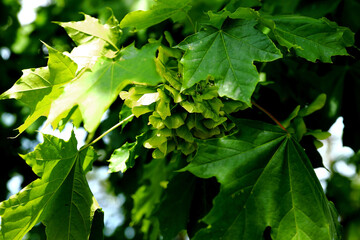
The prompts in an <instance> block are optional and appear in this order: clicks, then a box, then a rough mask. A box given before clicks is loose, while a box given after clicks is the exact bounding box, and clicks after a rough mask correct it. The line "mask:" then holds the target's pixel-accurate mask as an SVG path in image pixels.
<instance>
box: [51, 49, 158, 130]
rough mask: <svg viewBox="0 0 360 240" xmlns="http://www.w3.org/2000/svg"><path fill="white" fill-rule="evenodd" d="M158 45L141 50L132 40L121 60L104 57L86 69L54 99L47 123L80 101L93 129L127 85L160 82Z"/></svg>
mask: <svg viewBox="0 0 360 240" xmlns="http://www.w3.org/2000/svg"><path fill="white" fill-rule="evenodd" d="M157 47H158V45H157V44H148V45H145V46H144V47H143V48H142V49H140V50H138V49H136V48H135V47H134V45H133V44H132V45H130V46H128V47H126V48H124V49H122V51H121V54H122V56H121V57H120V59H119V60H117V61H112V60H110V59H107V58H100V59H99V60H98V61H97V63H96V64H95V66H94V67H93V69H92V71H87V72H85V73H84V74H82V75H81V76H80V77H79V78H78V79H77V80H76V81H73V82H71V84H69V85H68V86H67V88H66V91H65V92H64V93H63V94H62V95H61V96H60V97H59V98H58V99H56V100H55V101H54V102H53V103H52V108H51V111H50V113H49V116H48V120H47V124H49V123H53V122H57V121H58V120H59V116H62V115H64V113H66V112H68V111H69V109H71V108H72V107H74V106H76V105H78V106H79V109H80V111H81V115H82V117H83V120H84V127H85V129H86V130H87V131H89V132H93V131H94V130H95V129H96V128H97V126H98V125H99V124H100V121H101V117H102V116H103V114H104V113H105V111H106V110H107V109H108V108H109V106H110V105H111V104H112V103H113V102H114V101H115V99H116V98H117V97H118V94H119V92H120V91H121V90H122V89H123V88H124V87H125V86H126V85H128V84H130V83H146V84H148V85H156V84H158V83H160V82H161V81H162V80H161V77H160V76H159V74H158V73H157V71H156V67H155V61H154V59H155V51H156V49H157ZM139 59H140V60H139ZM140 65H141V67H139V66H140Z"/></svg>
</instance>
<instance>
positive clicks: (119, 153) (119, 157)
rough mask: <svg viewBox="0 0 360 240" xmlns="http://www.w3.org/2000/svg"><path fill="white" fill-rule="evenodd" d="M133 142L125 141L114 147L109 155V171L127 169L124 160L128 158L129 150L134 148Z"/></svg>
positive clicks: (123, 170)
mask: <svg viewBox="0 0 360 240" xmlns="http://www.w3.org/2000/svg"><path fill="white" fill-rule="evenodd" d="M134 146H135V143H125V144H124V145H122V146H121V148H118V149H116V150H115V151H114V152H113V154H112V155H111V157H110V159H109V160H108V161H109V162H110V165H109V172H110V173H112V172H123V173H124V172H125V171H126V170H127V166H126V162H127V161H128V160H129V157H130V151H131V150H132V149H133V148H134Z"/></svg>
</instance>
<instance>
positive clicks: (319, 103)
mask: <svg viewBox="0 0 360 240" xmlns="http://www.w3.org/2000/svg"><path fill="white" fill-rule="evenodd" d="M325 103H326V94H324V93H323V94H320V95H319V96H318V97H317V98H316V99H315V100H314V101H313V102H312V103H311V104H310V105H308V106H305V107H304V108H303V109H301V110H300V111H299V116H300V117H305V116H308V115H310V114H312V113H313V112H316V111H317V110H320V109H322V108H323V107H324V105H325Z"/></svg>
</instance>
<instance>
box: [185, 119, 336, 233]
mask: <svg viewBox="0 0 360 240" xmlns="http://www.w3.org/2000/svg"><path fill="white" fill-rule="evenodd" d="M237 125H238V127H239V133H238V134H236V135H233V136H229V137H225V138H221V139H213V140H207V141H201V142H198V146H199V150H198V153H197V155H196V156H195V159H194V160H193V161H192V162H191V163H190V164H189V165H188V166H187V167H186V168H185V169H186V170H188V171H190V172H192V173H193V174H195V175H196V176H198V177H201V178H210V177H213V176H215V177H216V178H217V180H218V181H219V182H220V183H221V190H220V193H219V195H218V196H217V197H216V199H215V202H214V207H213V209H212V210H211V211H210V213H209V214H208V215H207V216H206V217H205V218H204V221H205V222H206V223H207V224H209V226H208V227H207V228H204V229H202V230H201V231H199V232H198V234H197V235H196V236H195V238H194V239H261V238H262V236H263V232H264V231H265V229H266V228H267V227H271V237H272V239H329V240H330V239H339V235H338V232H337V225H338V222H337V219H336V218H334V216H333V214H332V209H331V208H330V207H329V203H328V200H327V199H326V197H325V195H324V193H323V190H322V188H321V185H320V183H319V180H318V179H317V177H316V175H315V173H314V171H313V168H312V166H311V164H310V161H309V159H308V158H307V156H306V155H305V153H304V151H303V148H302V147H301V146H300V145H299V144H298V143H297V142H296V141H295V140H294V139H293V138H292V137H290V136H288V135H287V134H286V133H285V132H284V131H282V130H281V129H279V128H277V127H274V126H271V125H268V124H264V123H259V122H253V121H249V120H238V121H237ZM229 206H231V207H229Z"/></svg>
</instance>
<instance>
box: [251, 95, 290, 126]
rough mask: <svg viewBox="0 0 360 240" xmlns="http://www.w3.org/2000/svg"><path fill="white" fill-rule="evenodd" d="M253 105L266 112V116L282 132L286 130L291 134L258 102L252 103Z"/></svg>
mask: <svg viewBox="0 0 360 240" xmlns="http://www.w3.org/2000/svg"><path fill="white" fill-rule="evenodd" d="M251 103H252V104H253V105H254V106H255V107H257V108H258V109H260V110H261V111H262V112H264V113H265V114H266V115H268V116H269V117H270V118H271V119H272V120H273V121H274V122H275V123H276V124H277V125H278V126H279V127H280V128H281V129H282V130H284V131H285V132H287V133H289V132H288V131H287V130H286V128H285V127H284V126H283V125H282V124H281V123H280V122H279V121H278V120H277V119H276V118H275V117H274V116H273V115H271V113H269V112H268V111H267V110H266V109H264V108H263V107H261V106H259V105H258V104H257V103H256V102H254V101H251Z"/></svg>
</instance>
